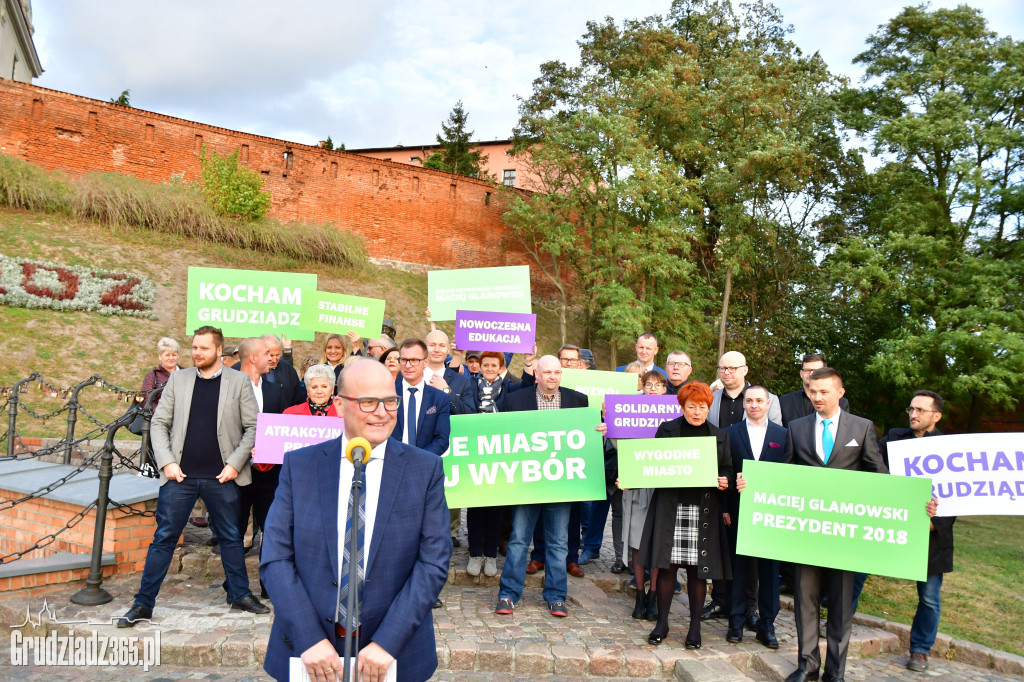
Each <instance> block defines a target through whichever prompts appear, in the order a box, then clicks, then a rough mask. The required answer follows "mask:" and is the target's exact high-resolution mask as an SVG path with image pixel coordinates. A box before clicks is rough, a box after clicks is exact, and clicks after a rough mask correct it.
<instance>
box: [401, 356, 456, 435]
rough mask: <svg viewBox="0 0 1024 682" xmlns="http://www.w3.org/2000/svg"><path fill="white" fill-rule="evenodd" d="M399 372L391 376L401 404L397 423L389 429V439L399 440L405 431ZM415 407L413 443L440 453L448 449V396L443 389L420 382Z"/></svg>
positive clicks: (403, 393) (449, 425)
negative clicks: (395, 377)
mask: <svg viewBox="0 0 1024 682" xmlns="http://www.w3.org/2000/svg"><path fill="white" fill-rule="evenodd" d="M402 381H403V379H402V375H401V374H399V375H398V378H397V379H395V393H397V394H398V395H400V396H402V404H401V405H400V406H399V408H398V423H397V424H395V430H394V431H392V432H391V440H396V441H398V442H401V441H402V434H403V433H404V432H405V411H406V409H407V406H406V404H405V388H404V387H403V386H402ZM416 402H417V405H416V407H417V408H418V410H417V411H418V412H419V416H418V417H417V419H416V447H418V448H423V449H424V450H428V451H429V452H433V453H434V454H435V455H443V454H444V452H445V450H447V449H448V438H449V436H451V432H452V426H451V400H450V399H449V398H448V396H447V395H445V393H444V391H439V390H437V389H436V388H434V387H433V386H427V385H424V386H423V395H422V396H419V395H418V396H416Z"/></svg>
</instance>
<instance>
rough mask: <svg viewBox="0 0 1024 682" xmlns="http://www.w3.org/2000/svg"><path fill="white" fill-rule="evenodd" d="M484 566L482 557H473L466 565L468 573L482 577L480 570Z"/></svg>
mask: <svg viewBox="0 0 1024 682" xmlns="http://www.w3.org/2000/svg"><path fill="white" fill-rule="evenodd" d="M483 565H484V558H483V557H482V556H471V557H469V563H468V564H466V573H469V574H470V575H472V576H478V575H480V568H481V567H483Z"/></svg>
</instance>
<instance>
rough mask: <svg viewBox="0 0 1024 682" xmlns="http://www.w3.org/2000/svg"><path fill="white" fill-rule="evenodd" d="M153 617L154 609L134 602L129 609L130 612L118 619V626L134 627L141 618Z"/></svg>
mask: <svg viewBox="0 0 1024 682" xmlns="http://www.w3.org/2000/svg"><path fill="white" fill-rule="evenodd" d="M152 617H153V609H147V608H146V607H144V606H139V605H138V604H132V607H131V608H130V609H128V613H126V614H124V615H123V616H121V617H120V618H118V619H117V627H119V628H133V627H135V624H136V623H138V622H139V621H140V620H149V619H150V618H152Z"/></svg>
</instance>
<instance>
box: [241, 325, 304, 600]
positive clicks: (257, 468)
mask: <svg viewBox="0 0 1024 682" xmlns="http://www.w3.org/2000/svg"><path fill="white" fill-rule="evenodd" d="M238 354H239V356H240V357H241V359H242V361H241V363H240V364H239V367H238V369H239V371H240V372H242V373H243V374H246V375H248V377H249V382H250V384H251V385H252V392H253V395H254V396H255V398H256V404H257V405H258V406H259V409H260V412H267V413H270V414H281V413H282V412H284V410H285V408H286V407H291V406H290V405H288V404H287V403H286V401H285V398H284V395H283V394H282V392H281V386H279V385H278V384H275V383H273V382H270V381H267V376H266V375H267V370H268V369H269V367H270V355H271V353H270V346H269V344H267V343H266V342H265V341H264V340H263V339H262V338H259V339H257V338H250V339H244V340H242V342H241V343H240V344H239V345H238ZM280 473H281V466H280V465H278V464H253V465H252V483H250V484H249V485H247V486H244V487H242V488H240V489H239V496H238V507H239V509H238V528H239V530H241V532H242V534H243V541H242V544H243V545H244V546H245V548H246V549H245V551H246V553H248V552H249V551H250V550H251V549H252V545H253V544H255V540H256V531H257V530H259V531H260V532H263V526H264V524H265V523H266V521H267V512H269V511H270V505H271V504H273V502H274V493H275V492H276V491H277V479H278V476H279V475H280ZM250 514H252V532H251V533H248V532H247V529H248V526H249V515H250ZM225 589H227V588H226V587H225ZM260 592H261V593H260V596H261V597H263V598H266V597H267V592H266V590H264V589H262V583H261V590H260Z"/></svg>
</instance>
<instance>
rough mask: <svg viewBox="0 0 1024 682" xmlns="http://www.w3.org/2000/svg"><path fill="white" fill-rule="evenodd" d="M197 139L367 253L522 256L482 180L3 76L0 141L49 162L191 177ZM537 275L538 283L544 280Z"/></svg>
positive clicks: (494, 259) (291, 214) (414, 259)
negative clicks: (353, 237) (507, 239)
mask: <svg viewBox="0 0 1024 682" xmlns="http://www.w3.org/2000/svg"><path fill="white" fill-rule="evenodd" d="M204 144H205V145H207V147H208V148H210V149H213V150H215V151H217V153H219V154H230V153H231V152H233V151H235V150H236V149H237V150H240V151H239V160H240V161H241V163H242V164H244V165H246V166H248V167H249V168H252V169H254V170H256V171H258V172H259V173H261V174H262V176H263V178H264V180H265V188H266V189H267V190H268V191H270V192H271V193H272V195H273V208H272V215H274V216H276V217H277V218H278V219H280V220H302V221H309V222H333V223H335V224H336V225H337V226H338V227H339V228H341V229H344V230H351V231H353V232H356V233H358V234H360V235H362V236H363V237H364V238H365V240H366V246H367V250H368V251H369V253H370V255H371V256H373V257H376V258H385V259H389V260H397V261H404V262H410V263H419V264H424V265H428V266H433V267H438V268H466V267H480V266H492V265H519V264H523V263H528V262H529V260H528V258H526V257H524V255H523V254H522V253H520V252H518V251H511V252H506V251H505V249H503V245H502V238H503V237H504V235H505V227H504V224H503V222H502V219H501V215H502V213H503V212H504V210H505V206H504V201H503V200H502V197H501V196H500V195H499V193H498V192H497V191H496V190H495V189H494V188H492V187H491V186H489V185H488V184H486V183H484V182H481V181H478V180H474V179H472V178H466V177H461V176H452V175H449V174H447V173H441V172H437V171H431V170H426V169H423V168H415V167H411V166H408V165H406V164H400V163H392V162H389V161H382V160H377V159H369V158H365V157H362V156H357V155H354V154H347V153H345V152H340V151H327V150H324V149H320V148H318V147H310V146H307V145H301V144H295V143H291V142H286V141H284V140H277V139H273V138H269V137H262V136H260V135H251V134H248V133H241V132H237V131H234V130H227V129H225V128H217V127H215V126H208V125H203V124H201V123H195V122H192V121H186V120H184V119H180V118H173V117H171V116H164V115H162V114H157V113H153V112H149V111H143V110H141V109H134V108H130V107H121V106H117V105H114V104H109V103H107V102H101V101H99V100H94V99H89V98H86V97H80V96H78V95H72V94H69V93H66V92H59V91H56V90H48V89H46V88H40V87H38V86H34V85H30V84H25V83H18V82H15V81H11V80H6V79H0V151H2V153H6V154H10V155H12V156H16V157H18V158H21V159H24V160H26V161H30V162H32V163H35V164H38V165H40V166H43V167H44V168H48V169H60V170H63V171H67V172H69V173H72V174H77V173H86V172H89V171H94V170H99V171H115V172H118V173H124V174H126V175H134V176H136V177H139V178H143V179H145V180H148V181H151V182H164V181H167V180H169V179H170V178H171V177H172V176H182V177H184V178H185V179H187V180H195V179H197V178H198V177H199V151H200V149H201V147H202V145H204ZM527 194H528V193H527ZM435 237H436V238H435ZM538 275H539V273H538V272H536V271H534V272H533V276H534V280H533V283H534V286H535V288H536V289H538V290H546V289H550V287H549V285H548V284H547V283H546V282H545V281H544V280H543V279H542V278H538Z"/></svg>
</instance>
